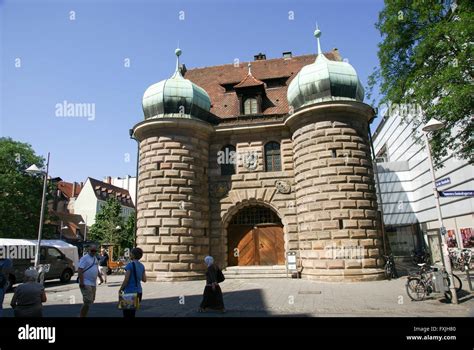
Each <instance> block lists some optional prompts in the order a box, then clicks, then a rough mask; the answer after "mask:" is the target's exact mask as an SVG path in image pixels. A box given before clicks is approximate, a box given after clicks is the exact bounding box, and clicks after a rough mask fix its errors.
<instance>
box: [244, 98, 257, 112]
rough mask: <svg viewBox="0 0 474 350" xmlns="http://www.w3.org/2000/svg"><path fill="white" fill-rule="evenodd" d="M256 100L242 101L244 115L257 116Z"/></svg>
mask: <svg viewBox="0 0 474 350" xmlns="http://www.w3.org/2000/svg"><path fill="white" fill-rule="evenodd" d="M257 113H258V100H257V99H256V98H255V97H247V98H246V99H245V100H244V114H257Z"/></svg>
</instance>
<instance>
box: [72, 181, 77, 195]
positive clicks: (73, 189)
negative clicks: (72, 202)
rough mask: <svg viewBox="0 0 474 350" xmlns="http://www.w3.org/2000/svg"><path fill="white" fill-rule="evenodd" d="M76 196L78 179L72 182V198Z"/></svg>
mask: <svg viewBox="0 0 474 350" xmlns="http://www.w3.org/2000/svg"><path fill="white" fill-rule="evenodd" d="M74 197H76V181H74V182H73V183H72V194H71V198H74Z"/></svg>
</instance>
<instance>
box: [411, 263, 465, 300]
mask: <svg viewBox="0 0 474 350" xmlns="http://www.w3.org/2000/svg"><path fill="white" fill-rule="evenodd" d="M418 266H419V267H420V269H419V271H418V272H416V273H413V274H410V275H409V276H408V277H407V283H406V290H407V294H408V296H409V297H410V299H411V300H414V301H421V300H424V299H425V298H426V297H427V296H429V295H430V294H431V293H433V292H443V293H444V296H445V298H446V299H447V300H448V301H451V299H452V295H451V291H450V290H449V286H450V285H451V284H450V281H449V276H448V274H447V272H446V270H445V269H444V268H443V267H437V266H429V265H427V264H425V263H421V264H418ZM438 271H440V272H441V276H442V278H443V282H442V287H441V289H442V290H438V289H439V288H436V286H435V281H434V279H435V278H436V275H439V274H436V272H438ZM453 280H454V288H455V290H456V293H459V292H460V291H461V289H462V282H461V279H460V278H459V277H458V276H456V275H455V274H453ZM438 286H439V284H438Z"/></svg>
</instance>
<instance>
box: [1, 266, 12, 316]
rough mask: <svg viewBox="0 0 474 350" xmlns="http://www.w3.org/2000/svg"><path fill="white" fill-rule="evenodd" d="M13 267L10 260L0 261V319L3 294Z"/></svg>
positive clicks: (7, 286) (8, 284) (8, 283)
mask: <svg viewBox="0 0 474 350" xmlns="http://www.w3.org/2000/svg"><path fill="white" fill-rule="evenodd" d="M12 267H13V263H12V261H11V260H10V259H3V258H2V259H0V317H2V316H3V300H4V299H5V293H6V292H7V289H8V288H9V286H10V279H9V278H8V276H9V275H10V271H11V269H12Z"/></svg>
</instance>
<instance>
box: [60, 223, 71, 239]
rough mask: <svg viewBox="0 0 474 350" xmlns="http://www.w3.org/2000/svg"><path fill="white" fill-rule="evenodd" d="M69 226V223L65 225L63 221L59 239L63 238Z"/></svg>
mask: <svg viewBox="0 0 474 350" xmlns="http://www.w3.org/2000/svg"><path fill="white" fill-rule="evenodd" d="M68 228H69V227H68V226H67V225H64V226H63V222H62V221H61V230H60V231H59V239H63V230H66V229H68Z"/></svg>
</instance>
